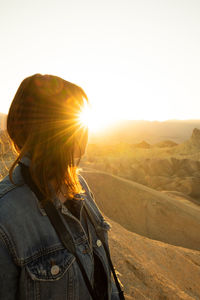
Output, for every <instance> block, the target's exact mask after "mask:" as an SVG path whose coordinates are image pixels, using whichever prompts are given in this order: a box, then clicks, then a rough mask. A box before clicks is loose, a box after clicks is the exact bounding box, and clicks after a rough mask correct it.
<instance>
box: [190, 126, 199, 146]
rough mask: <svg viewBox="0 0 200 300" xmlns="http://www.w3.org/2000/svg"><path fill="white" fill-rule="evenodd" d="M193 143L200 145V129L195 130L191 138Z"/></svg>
mask: <svg viewBox="0 0 200 300" xmlns="http://www.w3.org/2000/svg"><path fill="white" fill-rule="evenodd" d="M191 142H193V143H196V144H199V145H200V129H197V128H194V130H193V132H192V136H191Z"/></svg>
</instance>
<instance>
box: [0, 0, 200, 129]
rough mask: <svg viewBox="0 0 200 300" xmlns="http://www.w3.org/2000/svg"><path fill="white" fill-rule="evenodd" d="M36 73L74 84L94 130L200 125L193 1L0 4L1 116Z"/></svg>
mask: <svg viewBox="0 0 200 300" xmlns="http://www.w3.org/2000/svg"><path fill="white" fill-rule="evenodd" d="M35 73H41V74H53V75H58V76H60V77H63V78H64V79H66V80H68V81H71V82H73V83H76V84H78V85H80V86H81V87H82V88H83V89H84V90H85V92H86V94H87V95H88V98H89V101H90V103H91V106H92V110H93V118H94V120H96V122H97V121H98V122H99V124H101V125H102V124H103V123H105V124H106V122H107V123H108V122H111V121H114V120H119V119H136V120H138V119H139V120H158V121H164V120H169V119H199V111H200V104H199V103H200V102H199V99H200V1H199V0H187V1H186V0H101V1H100V0H98V1H97V0H84V1H83V0H72V1H71V0H70V1H68V0H63V1H62V0H48V1H47V0H34V1H32V0H31V1H30V0H18V1H14V0H13V1H11V0H7V1H3V0H0V91H1V99H0V112H4V113H7V112H8V109H9V106H10V104H11V101H12V99H13V97H14V95H15V92H16V90H17V88H18V86H19V84H20V82H21V81H22V80H23V79H24V78H25V77H27V76H30V75H33V74H35Z"/></svg>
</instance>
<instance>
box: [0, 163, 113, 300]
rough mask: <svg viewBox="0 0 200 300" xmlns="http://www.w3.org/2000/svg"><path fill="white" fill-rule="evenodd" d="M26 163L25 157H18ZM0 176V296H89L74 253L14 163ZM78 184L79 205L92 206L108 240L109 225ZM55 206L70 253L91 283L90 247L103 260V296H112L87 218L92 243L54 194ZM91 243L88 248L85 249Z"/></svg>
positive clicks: (36, 299) (72, 299) (11, 299)
mask: <svg viewBox="0 0 200 300" xmlns="http://www.w3.org/2000/svg"><path fill="white" fill-rule="evenodd" d="M22 161H23V163H25V164H28V163H29V162H28V159H27V158H25V157H24V158H23V159H22ZM13 179H14V182H15V183H16V184H17V185H16V184H13V183H11V182H10V180H9V178H8V176H7V177H5V178H4V179H3V180H2V181H1V182H0V300H16V299H20V300H40V299H41V300H90V299H91V297H90V294H89V292H88V290H87V287H86V285H85V282H84V280H83V277H82V273H81V272H80V269H79V266H78V264H77V262H76V259H75V257H74V256H73V255H72V254H71V253H70V252H68V250H67V249H65V248H64V246H63V245H62V243H61V241H60V240H59V238H58V236H57V234H56V232H55V230H54V228H53V226H52V225H51V223H50V221H49V219H48V217H47V215H46V213H45V211H44V209H43V208H42V206H41V204H40V203H39V201H38V199H37V198H36V196H35V194H34V193H33V192H32V191H31V190H30V189H29V187H28V186H27V185H26V184H24V182H23V178H22V176H21V172H20V167H19V166H17V167H16V168H15V170H14V173H13ZM79 180H80V183H81V185H82V187H83V190H84V193H83V194H81V195H82V197H83V207H84V205H86V206H87V207H88V208H89V209H90V210H92V212H93V216H94V219H95V222H96V224H97V226H98V229H99V230H101V231H102V232H103V233H104V235H105V238H106V241H107V243H108V239H107V235H108V230H109V229H110V225H109V223H107V222H106V221H105V219H104V217H103V216H102V214H101V212H100V210H99V209H98V207H97V205H96V203H95V201H94V199H93V197H92V194H91V192H90V190H89V188H88V186H87V183H86V182H85V180H84V179H83V177H82V176H80V177H79ZM53 201H54V203H55V205H56V208H57V210H58V212H59V214H60V216H61V218H62V219H63V221H64V223H65V226H66V227H67V229H68V230H69V231H70V233H71V234H72V237H73V240H74V243H75V247H76V253H77V255H78V256H79V259H80V260H81V262H82V264H83V266H84V268H85V270H86V273H87V275H88V278H89V279H90V281H91V284H93V275H94V274H93V272H94V268H93V267H94V261H93V251H94V252H95V254H96V255H98V257H99V258H100V260H101V262H102V263H103V267H104V270H105V272H106V275H107V279H108V299H109V300H115V299H116V300H118V299H119V296H118V292H117V289H116V286H115V284H114V282H113V280H112V278H111V272H110V268H109V264H108V260H107V256H106V253H105V250H104V247H103V245H102V243H101V241H100V240H99V238H98V236H97V235H96V231H95V230H94V226H93V224H92V223H91V222H90V221H88V224H89V227H90V231H91V236H92V247H91V245H90V244H89V241H88V236H87V234H86V231H85V228H84V222H83V223H82V222H81V220H82V211H84V209H82V210H81V218H80V221H79V220H78V219H77V218H75V217H74V216H73V215H72V214H71V213H70V211H69V210H68V209H67V208H66V207H65V206H64V205H63V204H62V203H61V202H60V201H59V200H58V198H56V196H55V197H54V198H53ZM91 248H93V250H92V249H91Z"/></svg>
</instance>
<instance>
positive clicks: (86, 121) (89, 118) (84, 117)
mask: <svg viewBox="0 0 200 300" xmlns="http://www.w3.org/2000/svg"><path fill="white" fill-rule="evenodd" d="M79 122H80V123H81V125H82V126H86V127H88V129H89V131H91V132H93V133H94V132H99V131H101V130H103V129H105V128H106V127H107V126H108V125H109V124H110V123H111V121H110V120H107V119H106V118H105V117H104V116H103V114H102V113H101V112H100V111H97V110H95V109H94V108H92V107H91V106H89V105H88V104H86V105H85V106H84V107H83V109H82V111H81V113H80V115H79Z"/></svg>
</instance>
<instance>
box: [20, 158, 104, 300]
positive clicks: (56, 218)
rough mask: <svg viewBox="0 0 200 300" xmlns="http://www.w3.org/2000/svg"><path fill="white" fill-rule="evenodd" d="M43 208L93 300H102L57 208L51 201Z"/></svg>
mask: <svg viewBox="0 0 200 300" xmlns="http://www.w3.org/2000/svg"><path fill="white" fill-rule="evenodd" d="M19 165H20V168H21V174H22V177H23V179H24V181H25V183H26V184H27V185H28V186H29V188H30V189H31V190H32V192H33V193H34V194H35V195H36V197H37V198H38V200H39V201H42V200H43V199H44V196H43V194H42V193H41V192H40V190H39V189H38V188H37V186H36V185H35V183H34V182H33V180H32V178H31V175H30V171H29V168H28V167H27V166H25V165H24V164H22V163H21V162H19ZM43 207H44V209H45V211H46V214H47V216H48V217H49V220H50V222H51V224H52V225H53V227H54V229H55V231H56V233H57V234H58V236H59V238H60V240H61V242H62V244H63V245H64V247H65V248H66V249H68V251H69V252H70V253H72V254H73V255H74V256H75V258H76V261H77V263H78V266H79V268H80V271H81V273H82V276H83V279H84V281H85V284H86V286H87V289H88V291H89V293H90V295H91V297H92V299H93V300H100V299H98V298H97V296H96V293H95V291H94V290H93V288H92V285H91V283H90V281H89V279H88V276H87V274H86V271H85V269H84V267H83V265H82V263H81V261H80V259H79V257H78V256H77V254H76V251H75V245H74V242H73V238H72V237H71V235H70V233H69V232H68V230H67V229H66V227H65V224H64V223H63V220H62V219H61V217H60V215H59V213H58V211H57V209H56V207H55V206H54V204H53V203H52V202H51V201H44V202H43Z"/></svg>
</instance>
